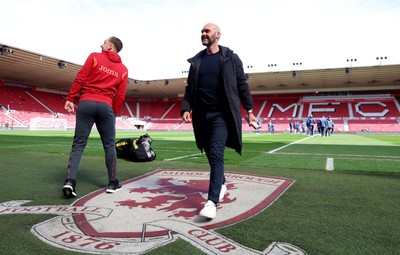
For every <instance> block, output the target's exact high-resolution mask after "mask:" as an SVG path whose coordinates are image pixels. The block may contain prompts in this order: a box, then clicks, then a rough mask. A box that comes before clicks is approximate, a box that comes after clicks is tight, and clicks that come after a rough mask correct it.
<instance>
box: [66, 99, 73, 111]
mask: <svg viewBox="0 0 400 255" xmlns="http://www.w3.org/2000/svg"><path fill="white" fill-rule="evenodd" d="M64 109H65V110H67V112H69V113H74V110H75V109H74V103H72V102H70V101H68V100H67V101H66V102H65V105H64Z"/></svg>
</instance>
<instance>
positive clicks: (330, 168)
mask: <svg viewBox="0 0 400 255" xmlns="http://www.w3.org/2000/svg"><path fill="white" fill-rule="evenodd" d="M333 169H334V168H333V158H327V159H326V170H327V171H333Z"/></svg>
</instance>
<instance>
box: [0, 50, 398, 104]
mask: <svg viewBox="0 0 400 255" xmlns="http://www.w3.org/2000/svg"><path fill="white" fill-rule="evenodd" d="M80 68H81V65H77V64H74V63H70V62H68V60H62V59H56V58H52V57H48V56H45V55H42V54H40V53H34V52H30V51H27V50H23V49H18V48H15V47H11V46H5V45H2V44H0V80H4V81H9V82H18V83H22V84H27V85H35V86H39V87H45V88H51V89H56V90H62V91H68V90H69V89H70V87H71V84H72V82H73V80H74V78H75V76H76V74H77V72H78V71H79V69H80ZM248 76H249V79H248V82H249V85H250V88H251V91H252V93H253V94H254V95H263V94H282V93H313V92H328V91H330V92H331V91H366V90H369V91H371V90H398V89H400V64H399V65H378V66H365V67H343V68H332V69H316V70H298V71H296V70H293V71H275V72H264V73H249V74H248ZM185 86H186V77H185V78H176V79H168V80H136V79H133V78H129V84H128V89H127V97H129V98H178V97H182V95H183V93H184V88H185Z"/></svg>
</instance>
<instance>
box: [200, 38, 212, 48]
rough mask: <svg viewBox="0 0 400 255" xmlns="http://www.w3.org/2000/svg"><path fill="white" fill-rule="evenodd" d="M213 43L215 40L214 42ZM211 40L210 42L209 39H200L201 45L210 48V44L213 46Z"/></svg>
mask: <svg viewBox="0 0 400 255" xmlns="http://www.w3.org/2000/svg"><path fill="white" fill-rule="evenodd" d="M214 41H215V40H214ZM214 41H213V40H211V39H210V38H202V40H201V43H202V44H203V45H204V46H207V47H208V46H210V45H211V44H213V42H214Z"/></svg>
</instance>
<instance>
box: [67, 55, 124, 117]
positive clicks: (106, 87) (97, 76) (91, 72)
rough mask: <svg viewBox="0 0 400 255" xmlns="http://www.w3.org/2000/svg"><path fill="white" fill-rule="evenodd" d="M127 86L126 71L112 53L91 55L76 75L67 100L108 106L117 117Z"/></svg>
mask: <svg viewBox="0 0 400 255" xmlns="http://www.w3.org/2000/svg"><path fill="white" fill-rule="evenodd" d="M127 85H128V69H127V68H126V67H125V66H124V64H122V62H121V57H120V56H119V55H118V53H116V52H113V51H103V52H102V53H92V54H90V55H89V57H88V58H87V59H86V62H85V64H84V65H83V66H82V68H81V70H80V71H79V72H78V74H77V75H76V78H75V80H74V82H73V83H72V87H71V89H70V91H69V94H68V96H67V100H68V101H70V102H74V99H75V97H76V96H78V94H80V98H79V101H84V100H90V101H96V102H102V103H106V104H108V105H109V106H110V107H112V108H113V111H114V112H115V114H116V115H119V112H120V108H121V105H122V103H123V102H124V98H125V93H126V87H127Z"/></svg>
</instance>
